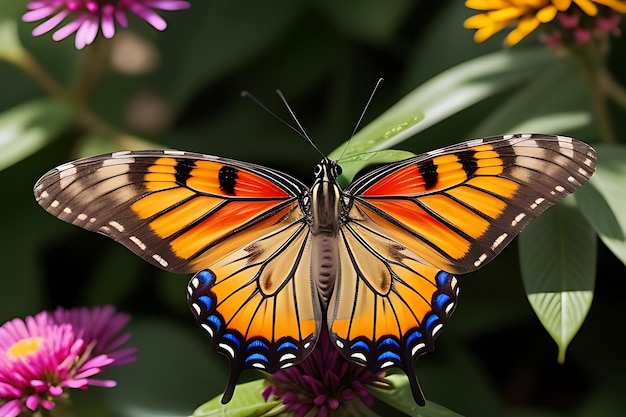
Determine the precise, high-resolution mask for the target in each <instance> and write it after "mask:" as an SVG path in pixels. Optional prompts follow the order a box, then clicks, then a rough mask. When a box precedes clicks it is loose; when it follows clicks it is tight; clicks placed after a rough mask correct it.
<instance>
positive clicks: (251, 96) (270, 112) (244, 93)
mask: <svg viewBox="0 0 626 417" xmlns="http://www.w3.org/2000/svg"><path fill="white" fill-rule="evenodd" d="M241 97H245V98H249V99H250V100H252V101H254V103H255V104H256V105H257V106H259V107H261V108H262V109H263V110H265V111H266V112H268V113H269V114H270V115H272V116H273V117H274V118H275V119H276V120H278V121H279V122H281V123H282V124H284V125H285V126H287V127H288V128H290V129H291V130H293V131H294V132H296V133H297V134H298V135H299V136H301V137H303V138H304V139H306V140H308V141H311V139H309V137H308V136H307V134H306V132H305V131H304V130H298V128H296V127H294V126H292V125H290V124H289V123H288V122H287V121H286V120H284V119H283V118H282V117H280V116H278V115H277V114H276V113H274V112H273V111H271V110H270V109H269V108H268V107H267V106H266V105H265V104H263V103H261V101H260V100H259V99H257V98H256V97H255V96H253V95H252V94H251V93H250V92H248V91H246V90H244V91H242V92H241ZM287 108H289V106H287ZM289 111H290V112H291V109H289ZM296 122H298V120H297V119H296ZM298 127H299V128H300V129H302V126H300V123H298Z"/></svg>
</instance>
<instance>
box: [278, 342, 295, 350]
mask: <svg viewBox="0 0 626 417" xmlns="http://www.w3.org/2000/svg"><path fill="white" fill-rule="evenodd" d="M283 349H293V350H298V346H296V345H295V344H293V343H292V342H283V343H281V344H280V346H278V348H277V349H276V351H277V352H280V351H281V350H283Z"/></svg>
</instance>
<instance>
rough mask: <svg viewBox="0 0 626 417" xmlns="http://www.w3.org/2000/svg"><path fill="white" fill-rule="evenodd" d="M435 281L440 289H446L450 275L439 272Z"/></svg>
mask: <svg viewBox="0 0 626 417" xmlns="http://www.w3.org/2000/svg"><path fill="white" fill-rule="evenodd" d="M435 279H436V280H437V284H438V285H439V287H445V285H446V284H447V283H448V281H449V280H450V274H449V273H447V272H444V271H439V272H437V276H436V277H435Z"/></svg>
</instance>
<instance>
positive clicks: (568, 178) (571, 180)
mask: <svg viewBox="0 0 626 417" xmlns="http://www.w3.org/2000/svg"><path fill="white" fill-rule="evenodd" d="M567 180H568V181H569V182H577V181H576V178H574V177H572V176H569V177H567Z"/></svg>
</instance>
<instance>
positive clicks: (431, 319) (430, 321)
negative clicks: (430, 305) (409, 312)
mask: <svg viewBox="0 0 626 417" xmlns="http://www.w3.org/2000/svg"><path fill="white" fill-rule="evenodd" d="M437 320H439V316H438V315H436V314H431V315H430V316H429V317H428V318H427V319H426V323H425V324H424V327H425V328H426V329H428V330H430V328H431V327H432V326H433V324H435V322H436V321H437Z"/></svg>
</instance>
